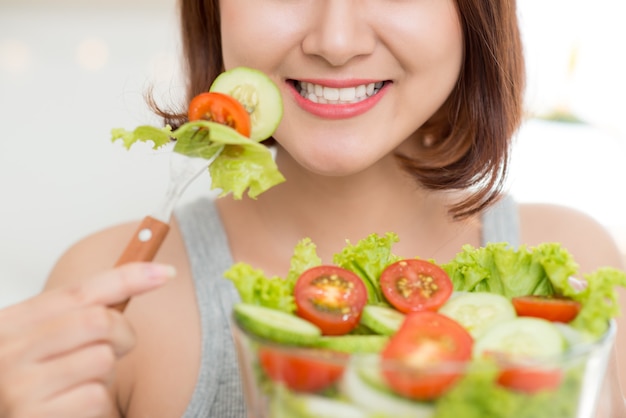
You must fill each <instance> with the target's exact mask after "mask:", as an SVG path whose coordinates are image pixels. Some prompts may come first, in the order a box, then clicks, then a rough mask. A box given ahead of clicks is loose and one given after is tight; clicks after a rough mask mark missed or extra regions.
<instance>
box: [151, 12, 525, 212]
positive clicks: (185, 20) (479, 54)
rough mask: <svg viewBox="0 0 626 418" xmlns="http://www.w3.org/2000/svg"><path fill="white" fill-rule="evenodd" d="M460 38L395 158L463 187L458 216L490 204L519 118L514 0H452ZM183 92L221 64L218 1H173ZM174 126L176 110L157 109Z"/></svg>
mask: <svg viewBox="0 0 626 418" xmlns="http://www.w3.org/2000/svg"><path fill="white" fill-rule="evenodd" d="M456 6H457V10H458V13H459V18H460V21H461V26H462V31H463V42H464V60H463V64H462V68H461V73H460V76H459V80H458V83H457V85H456V87H455V88H454V90H453V91H452V93H451V95H450V97H449V98H448V100H447V101H446V102H445V103H444V105H443V106H442V107H441V108H440V109H439V111H438V112H436V114H435V115H433V117H432V118H430V120H429V121H428V122H427V123H426V124H424V125H423V126H422V127H421V128H420V130H419V134H420V138H421V140H420V141H419V142H420V144H418V145H420V152H419V153H418V155H417V156H412V157H410V158H409V157H407V156H405V155H398V156H397V157H398V160H399V161H400V163H401V164H402V165H403V166H404V167H405V168H406V169H407V171H408V172H409V173H411V174H412V175H413V176H414V177H415V179H416V180H417V181H418V182H419V183H420V184H421V185H422V186H423V187H425V188H428V189H431V190H464V189H469V190H471V193H470V194H469V195H468V196H465V197H464V198H463V200H461V201H460V202H458V203H456V204H455V205H454V206H452V207H451V208H450V214H451V215H452V216H454V217H455V218H458V219H461V218H465V217H467V216H470V215H472V214H474V213H476V212H479V211H481V210H483V209H484V208H486V207H487V206H488V205H490V204H491V203H493V202H494V201H495V200H496V199H497V198H498V196H499V195H500V193H501V191H502V188H503V186H504V182H505V177H506V173H507V168H508V163H509V151H510V144H511V140H512V136H513V134H514V132H515V131H516V129H517V128H518V126H519V123H520V122H521V118H522V96H523V90H524V76H525V74H524V61H523V52H522V45H521V40H520V33H519V28H518V22H517V15H516V2H515V0H456ZM180 12H181V22H182V44H183V52H184V57H185V60H186V61H185V65H186V71H187V76H188V78H187V83H188V84H187V98H188V99H191V98H192V97H193V96H195V95H196V94H198V93H200V92H203V91H206V90H208V89H209V87H210V85H211V83H212V81H213V80H214V79H215V77H217V76H218V75H219V73H221V72H222V71H223V70H224V68H223V62H222V48H221V33H220V19H219V0H180ZM159 113H160V114H161V115H162V116H164V118H165V120H166V122H167V123H169V124H171V125H172V126H177V125H179V124H181V123H182V122H184V121H185V117H186V116H185V115H184V113H178V114H168V113H166V112H159Z"/></svg>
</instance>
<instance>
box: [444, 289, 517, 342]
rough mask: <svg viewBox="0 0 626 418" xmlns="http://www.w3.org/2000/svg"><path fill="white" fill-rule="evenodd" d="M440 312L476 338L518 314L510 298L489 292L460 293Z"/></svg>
mask: <svg viewBox="0 0 626 418" xmlns="http://www.w3.org/2000/svg"><path fill="white" fill-rule="evenodd" d="M439 313H441V314H443V315H445V316H447V317H449V318H452V319H454V320H455V321H457V322H458V323H460V324H461V325H462V326H463V327H464V328H465V329H466V330H467V331H468V332H469V333H470V334H471V335H472V337H474V338H475V339H476V338H480V336H481V335H482V334H484V332H485V331H486V330H488V329H489V328H490V327H492V326H494V325H496V324H498V323H500V322H504V321H508V320H511V319H513V318H515V317H516V316H517V314H516V313H515V308H514V307H513V304H512V303H511V301H510V300H509V299H507V298H506V297H504V296H502V295H498V294H496V293H487V292H467V293H462V294H459V295H458V296H456V297H454V298H451V299H449V300H448V301H447V302H446V303H445V304H444V305H443V306H442V307H441V308H439Z"/></svg>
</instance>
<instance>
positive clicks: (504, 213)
mask: <svg viewBox="0 0 626 418" xmlns="http://www.w3.org/2000/svg"><path fill="white" fill-rule="evenodd" d="M489 242H507V243H508V244H509V245H510V246H511V247H512V248H517V247H519V245H520V244H521V238H520V224H519V214H518V207H517V202H516V201H515V200H514V199H513V197H512V196H510V195H504V196H503V197H502V198H501V199H500V200H499V201H498V202H496V203H495V204H494V205H493V206H491V207H490V208H489V209H488V210H487V211H486V212H484V213H483V215H482V242H481V245H486V244H487V243H489Z"/></svg>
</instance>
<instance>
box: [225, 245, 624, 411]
mask: <svg viewBox="0 0 626 418" xmlns="http://www.w3.org/2000/svg"><path fill="white" fill-rule="evenodd" d="M397 241H398V237H397V235H395V234H393V233H388V234H386V235H384V236H379V235H377V234H372V235H370V236H368V237H367V238H365V239H363V240H361V241H359V242H358V243H356V244H351V243H350V242H348V243H347V245H346V246H345V248H344V249H343V250H342V251H341V252H340V253H338V254H335V256H334V258H333V262H332V264H323V263H322V261H321V260H320V258H319V257H318V256H317V254H316V247H315V244H314V243H313V242H311V241H310V240H309V239H304V240H302V241H301V242H300V243H298V245H297V246H296V248H295V251H294V255H293V257H292V259H291V268H290V270H289V272H288V273H287V275H286V277H267V276H265V275H264V273H263V272H262V271H261V270H259V269H255V268H253V267H252V266H250V265H248V264H244V263H238V264H235V265H233V266H232V267H231V268H230V269H229V270H228V271H227V272H226V273H225V277H226V278H227V279H229V280H231V281H232V282H233V283H234V285H235V287H236V288H237V290H238V292H239V295H240V297H241V302H239V303H237V304H236V305H235V307H234V310H233V318H234V321H233V329H234V335H235V341H236V343H237V346H238V349H239V350H240V354H241V360H242V361H241V368H242V374H243V376H244V385H248V388H247V394H248V395H247V396H248V399H249V400H251V399H252V403H253V404H254V406H251V405H249V407H251V408H261V409H262V410H263V412H262V413H261V415H260V416H263V417H328V418H331V417H369V418H384V417H424V418H426V417H433V418H458V417H464V418H472V417H477V418H478V417H494V418H495V417H500V418H504V417H533V418H542V417H546V418H547V417H579V416H585V415H580V413H581V411H580V410H581V408H582V407H580V405H579V398H580V397H581V394H582V391H583V390H585V391H586V390H588V389H592V390H593V391H594V392H596V394H597V391H598V389H599V386H600V384H601V382H602V377H603V374H604V370H603V367H606V358H607V356H608V352H609V350H610V345H611V343H612V336H613V335H614V331H615V330H614V328H615V327H614V324H613V321H612V318H614V317H615V316H617V315H618V313H619V307H618V302H617V294H616V290H615V288H616V286H626V273H624V272H622V271H619V270H616V269H613V268H601V269H599V270H597V271H596V272H594V273H592V274H589V275H586V276H584V277H582V278H576V276H577V274H578V266H577V264H576V263H575V261H574V260H573V258H572V256H571V255H570V254H569V253H568V252H567V251H566V250H565V249H564V248H562V246H561V245H559V244H556V243H545V244H541V245H539V246H536V247H525V246H522V247H520V248H519V249H512V248H510V247H509V246H507V244H505V243H492V244H488V245H486V246H485V247H481V248H473V247H471V246H465V247H463V249H462V251H461V252H460V253H458V255H457V256H456V257H455V259H454V260H452V261H450V262H449V263H445V264H437V263H436V262H435V261H434V260H424V259H419V258H414V259H402V258H400V257H398V256H396V255H394V254H393V252H392V246H393V244H394V243H395V242H397ZM594 356H595V357H598V358H599V359H600V363H597V364H596V366H594V367H590V368H587V362H588V360H589V359H590V358H591V357H594ZM602 361H604V366H603V365H602ZM590 369H594V370H592V372H595V373H596V375H595V377H590ZM590 378H591V379H595V380H593V381H592V382H588V380H589V379H590ZM585 395H587V393H586V392H585ZM592 398H593V399H592V402H591V406H589V405H587V406H585V407H584V408H586V410H587V412H586V413H588V414H591V412H592V410H593V408H594V405H593V403H594V401H595V396H592Z"/></svg>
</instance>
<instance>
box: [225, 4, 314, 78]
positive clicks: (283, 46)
mask: <svg viewBox="0 0 626 418" xmlns="http://www.w3.org/2000/svg"><path fill="white" fill-rule="evenodd" d="M300 8H301V6H300ZM306 15H307V13H306V12H303V11H302V10H299V8H298V7H297V4H296V3H294V4H293V5H289V4H287V5H285V4H284V3H280V2H265V1H261V0H255V1H250V0H224V1H222V2H221V10H220V16H221V34H222V51H223V57H224V65H225V67H226V68H232V67H235V66H240V65H244V66H250V67H255V68H259V69H262V70H265V71H267V72H271V71H272V70H273V69H274V68H275V67H276V66H278V65H279V64H280V61H282V60H284V59H285V57H286V56H287V54H288V53H289V51H290V50H291V49H293V48H294V47H297V45H298V41H299V39H300V38H301V33H302V32H303V31H304V30H305V28H306V25H307V24H308V23H307V22H306V20H305V19H303V18H302V16H306Z"/></svg>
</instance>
